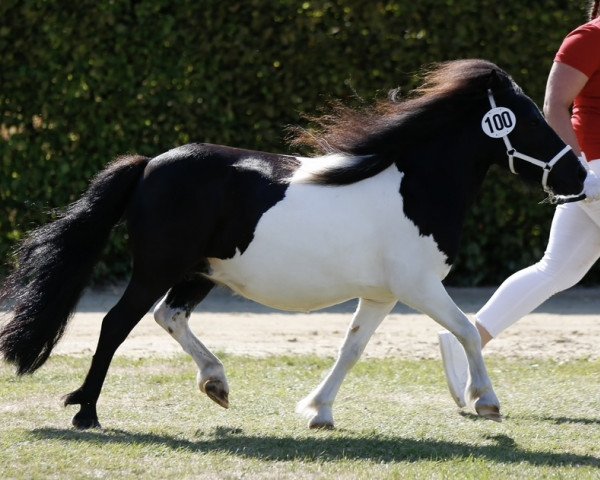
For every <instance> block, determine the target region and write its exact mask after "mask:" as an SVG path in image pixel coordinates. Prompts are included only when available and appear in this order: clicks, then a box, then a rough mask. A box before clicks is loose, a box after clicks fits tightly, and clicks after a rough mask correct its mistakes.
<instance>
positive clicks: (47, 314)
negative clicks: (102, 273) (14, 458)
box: [0, 156, 149, 375]
mask: <svg viewBox="0 0 600 480" xmlns="http://www.w3.org/2000/svg"><path fill="white" fill-rule="evenodd" d="M148 161H149V159H148V158H146V157H142V156H125V157H120V158H118V159H117V160H115V161H114V162H113V163H111V164H110V165H109V166H108V167H106V169H104V170H103V171H101V172H100V173H99V174H98V175H97V176H96V177H95V178H94V179H93V180H92V182H91V183H90V186H89V188H88V190H87V191H86V192H85V193H84V194H83V196H82V197H81V198H80V199H79V200H77V201H76V202H75V203H73V204H72V205H70V206H69V207H68V208H67V209H66V210H65V211H64V212H63V213H62V214H61V215H60V217H59V218H58V219H57V220H56V221H54V222H52V223H49V224H47V225H44V226H42V227H39V228H38V229H36V230H34V231H33V232H31V233H30V234H29V235H28V237H27V238H26V239H25V240H24V241H23V242H22V244H21V245H20V246H19V247H18V248H17V250H16V257H17V258H16V259H17V265H16V267H15V269H14V271H13V272H12V273H11V274H10V275H9V276H8V278H6V280H5V281H4V284H3V285H2V286H0V306H5V307H6V306H8V307H9V309H12V311H13V314H12V317H10V318H9V320H8V322H7V323H6V324H5V325H4V326H3V328H2V330H0V354H2V356H3V357H4V359H5V360H6V361H8V362H10V363H13V364H15V366H16V368H17V373H18V374H19V375H22V374H25V373H32V372H34V371H35V370H36V369H38V368H39V367H41V366H42V365H43V364H44V362H45V361H46V360H47V359H48V356H49V355H50V352H51V351H52V349H53V348H54V346H55V345H56V343H57V342H58V340H59V339H60V337H61V336H62V334H63V333H64V331H65V328H66V326H67V323H68V321H69V319H70V318H71V315H72V313H73V310H74V309H75V307H76V305H77V302H78V301H79V298H80V297H81V294H82V292H83V289H84V288H85V286H86V284H87V283H88V281H89V279H90V276H91V274H92V270H93V268H94V265H95V264H96V262H97V260H98V257H99V256H100V253H101V252H102V249H103V247H104V246H105V244H106V243H107V241H108V237H109V234H110V231H111V230H112V228H113V227H114V225H115V224H116V223H117V222H118V221H119V220H120V218H121V217H122V216H123V213H124V212H125V208H126V206H127V204H128V202H129V199H130V197H131V194H132V193H133V191H134V187H135V185H136V184H137V182H138V181H139V179H140V178H141V176H142V173H143V171H144V168H145V167H146V165H147V164H148Z"/></svg>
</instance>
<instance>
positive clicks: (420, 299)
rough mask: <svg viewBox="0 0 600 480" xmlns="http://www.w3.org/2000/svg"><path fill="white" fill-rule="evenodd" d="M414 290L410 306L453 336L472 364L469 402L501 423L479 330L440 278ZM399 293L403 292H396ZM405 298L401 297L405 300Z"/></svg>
mask: <svg viewBox="0 0 600 480" xmlns="http://www.w3.org/2000/svg"><path fill="white" fill-rule="evenodd" d="M418 287H419V288H413V289H412V290H411V295H412V296H411V297H410V303H409V304H410V306H412V307H413V308H416V309H418V310H420V311H421V312H423V313H425V314H427V315H429V316H430V317H431V318H433V319H434V320H435V321H436V322H438V323H439V324H440V325H442V326H443V327H444V328H446V329H447V330H449V331H450V332H452V333H453V334H454V336H455V337H456V338H457V339H458V341H459V342H460V343H461V344H462V346H463V348H464V349H465V353H466V355H467V359H468V361H469V379H468V381H467V390H466V400H467V402H468V403H469V404H471V405H472V406H473V407H474V408H475V410H476V411H477V413H478V414H479V415H481V416H483V417H485V418H488V419H490V420H495V421H500V420H501V418H502V417H501V415H500V402H499V401H498V398H497V397H496V394H495V393H494V389H493V387H492V382H491V381H490V378H489V376H488V373H487V369H486V367H485V362H484V361H483V356H482V354H481V339H480V337H479V332H477V328H476V327H475V325H473V324H472V323H471V322H470V321H469V319H468V318H467V317H466V315H465V314H464V313H463V312H462V311H461V310H460V308H458V307H457V306H456V304H455V303H454V301H453V300H452V299H451V298H450V296H449V295H448V292H446V289H445V288H444V286H443V285H442V283H441V281H440V280H439V279H437V278H436V279H430V281H426V282H423V283H422V284H419V286H418ZM395 293H397V294H398V293H400V292H395ZM403 297H405V295H399V298H401V299H402V298H403Z"/></svg>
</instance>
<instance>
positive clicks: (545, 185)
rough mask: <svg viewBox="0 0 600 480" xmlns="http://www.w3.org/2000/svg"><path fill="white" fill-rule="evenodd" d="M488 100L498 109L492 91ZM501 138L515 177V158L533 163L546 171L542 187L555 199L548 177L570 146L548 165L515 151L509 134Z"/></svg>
mask: <svg viewBox="0 0 600 480" xmlns="http://www.w3.org/2000/svg"><path fill="white" fill-rule="evenodd" d="M488 99H489V101H490V105H491V107H492V108H496V101H495V100H494V95H493V93H492V91H491V90H488ZM501 138H502V140H504V145H506V155H507V156H508V166H509V168H510V171H511V172H512V173H514V174H515V175H516V174H517V172H516V170H515V166H514V159H515V158H519V159H521V160H525V161H526V162H529V163H532V164H533V165H536V166H538V167H540V168H541V169H542V170H543V171H544V172H543V174H542V187H543V188H544V192H546V193H548V194H549V195H550V197H551V198H552V197H554V194H553V193H552V190H550V188H549V187H548V175H549V174H550V171H551V170H552V167H554V165H556V163H557V162H558V161H559V160H560V159H561V158H563V157H564V156H565V154H566V153H567V152H568V151H569V150H571V147H570V146H569V145H565V148H563V149H562V150H561V151H560V152H558V153H557V154H556V155H555V156H554V157H553V158H552V159H551V160H550V161H549V162H547V163H546V162H543V161H542V160H538V159H537V158H533V157H530V156H529V155H525V154H523V153H521V152H518V151H517V150H516V149H514V148H513V146H512V145H511V143H510V140H509V139H508V133H507V134H506V135H503V136H502V137H501Z"/></svg>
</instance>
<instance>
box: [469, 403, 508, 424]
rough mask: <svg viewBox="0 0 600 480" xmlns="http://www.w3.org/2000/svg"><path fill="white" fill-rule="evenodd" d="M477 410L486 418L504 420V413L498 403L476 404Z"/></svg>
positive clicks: (478, 413) (496, 420)
mask: <svg viewBox="0 0 600 480" xmlns="http://www.w3.org/2000/svg"><path fill="white" fill-rule="evenodd" d="M475 411H476V412H477V415H479V416H480V417H482V418H485V419H486V420H493V421H494V422H502V414H501V413H500V408H499V407H498V406H496V405H481V406H479V405H475Z"/></svg>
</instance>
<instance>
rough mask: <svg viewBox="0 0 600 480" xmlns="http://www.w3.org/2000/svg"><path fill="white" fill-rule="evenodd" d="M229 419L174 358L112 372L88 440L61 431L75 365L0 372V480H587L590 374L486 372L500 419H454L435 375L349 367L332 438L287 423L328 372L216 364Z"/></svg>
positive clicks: (592, 366)
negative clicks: (223, 375)
mask: <svg viewBox="0 0 600 480" xmlns="http://www.w3.org/2000/svg"><path fill="white" fill-rule="evenodd" d="M222 357H223V359H224V363H225V366H226V368H227V371H228V375H229V381H230V387H231V395H230V400H231V408H230V409H229V410H224V409H222V408H220V407H219V406H217V405H216V404H213V403H212V402H211V401H210V400H209V399H208V398H206V397H204V396H203V395H202V396H201V395H200V394H199V393H198V392H197V390H196V387H195V382H194V378H195V370H194V367H193V365H192V362H191V360H190V359H188V358H187V357H177V358H173V359H143V360H129V359H124V358H117V359H116V360H115V362H114V363H113V365H112V368H111V370H110V372H109V376H108V379H107V382H106V384H105V387H104V391H103V394H102V396H101V397H100V402H99V405H98V412H99V416H100V422H101V423H102V424H103V426H104V427H105V428H104V429H102V430H89V431H76V430H73V429H72V428H71V427H70V421H71V417H72V416H73V415H74V414H75V412H76V409H75V408H74V407H70V408H67V409H64V408H62V407H61V406H60V402H59V398H60V396H61V395H62V394H65V393H68V392H69V391H71V390H74V389H75V388H77V387H78V386H79V385H80V383H81V381H82V379H83V377H84V375H85V373H86V370H87V367H88V363H89V359H78V358H73V357H64V356H63V357H53V358H52V359H51V360H50V361H49V363H48V364H47V365H45V366H44V367H43V368H42V370H40V371H39V372H38V373H36V374H35V375H34V376H33V377H25V378H20V379H18V378H15V377H14V375H13V373H12V371H11V370H10V369H9V368H8V367H7V366H6V365H3V366H2V367H0V478H2V479H7V478H27V479H29V478H57V479H59V478H60V479H65V478H119V479H127V478H160V479H178V480H180V479H184V478H242V477H243V478H273V479H282V478H290V479H291V478H293V479H314V478H327V479H329V478H368V479H375V478H461V479H462V478H477V479H480V478H483V479H485V478H489V479H498V478H520V479H522V478H550V477H551V478H577V479H579V478H600V362H599V361H573V362H567V363H563V364H558V363H555V362H548V361H526V360H519V361H508V360H498V359H494V358H493V357H492V358H489V359H488V366H489V369H490V373H491V375H492V377H493V379H494V381H495V385H496V391H497V393H498V395H499V397H500V399H501V401H502V407H503V412H504V414H505V416H506V419H505V421H504V422H503V423H501V424H497V423H493V422H489V421H484V420H480V419H478V418H476V417H475V416H473V415H471V414H462V415H460V414H459V413H458V412H457V410H456V408H454V406H453V403H452V401H451V400H450V397H449V395H448V394H447V392H446V386H445V383H444V379H443V376H442V372H441V366H440V363H439V362H438V361H404V360H397V359H387V360H371V359H369V360H363V361H362V362H360V363H359V364H358V365H357V366H356V367H355V369H354V370H353V371H352V372H351V373H350V375H349V376H348V378H347V380H346V382H345V383H344V385H343V386H342V390H341V392H340V394H339V396H338V400H337V402H336V407H335V409H334V413H335V419H336V425H337V428H336V430H334V431H311V430H308V429H307V428H306V422H305V420H304V419H300V418H298V417H297V416H296V415H295V414H294V407H295V403H296V401H297V400H299V399H300V398H302V397H303V396H304V395H305V394H307V393H308V392H309V391H310V390H311V389H312V388H313V387H314V386H315V385H316V384H317V383H318V381H319V380H320V378H321V376H322V375H323V373H324V372H325V370H326V369H327V368H329V367H330V365H331V360H326V359H320V358H315V357H274V358H269V359H261V360H257V359H249V358H245V357H229V356H222Z"/></svg>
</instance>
